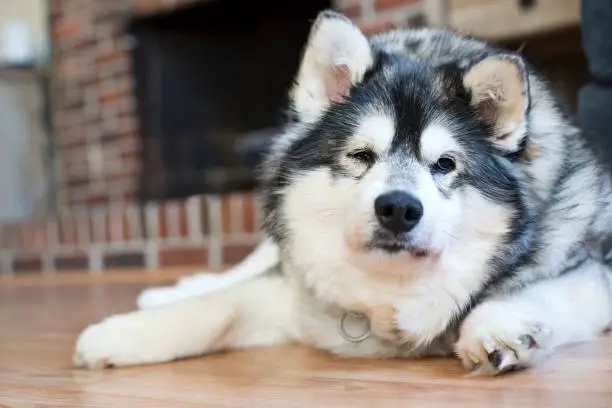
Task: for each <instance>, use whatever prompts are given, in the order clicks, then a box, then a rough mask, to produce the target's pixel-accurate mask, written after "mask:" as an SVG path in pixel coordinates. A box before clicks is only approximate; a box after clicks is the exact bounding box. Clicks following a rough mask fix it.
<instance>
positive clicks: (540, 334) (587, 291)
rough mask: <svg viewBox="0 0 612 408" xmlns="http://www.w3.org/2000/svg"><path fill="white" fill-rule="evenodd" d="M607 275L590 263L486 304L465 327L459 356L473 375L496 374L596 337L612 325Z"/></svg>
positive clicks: (471, 315) (464, 324) (462, 332)
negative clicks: (472, 370) (563, 347)
mask: <svg viewBox="0 0 612 408" xmlns="http://www.w3.org/2000/svg"><path fill="white" fill-rule="evenodd" d="M609 274H610V270H609V269H608V268H607V267H606V266H605V265H602V264H600V263H598V262H595V261H587V263H585V264H582V266H580V267H579V269H576V270H573V271H571V272H568V273H567V274H566V275H563V276H562V277H559V278H556V279H551V280H547V281H542V282H539V283H537V284H535V285H533V286H531V287H528V288H526V289H523V290H521V291H519V292H517V293H515V294H512V295H509V296H506V297H500V298H495V299H490V300H487V301H485V302H483V303H482V304H480V305H479V306H477V307H476V308H475V309H474V310H473V311H472V312H471V313H470V314H469V315H468V316H467V318H466V319H465V321H464V322H463V324H462V326H461V330H460V337H459V341H458V342H457V344H456V352H457V354H458V356H459V357H460V359H461V361H462V362H463V364H464V366H465V367H466V368H468V369H474V370H475V371H474V372H475V373H479V374H497V373H500V372H504V371H507V370H511V369H517V368H524V367H527V366H529V365H532V364H533V363H535V362H536V361H537V360H538V359H539V358H540V357H543V356H545V355H547V354H549V353H550V352H551V351H552V350H553V348H555V347H557V346H562V345H566V344H570V343H576V342H581V341H586V340H589V339H592V338H595V337H596V336H598V335H600V334H601V333H602V332H603V331H605V330H606V329H607V328H609V327H610V324H611V322H612V296H611V287H610V275H609Z"/></svg>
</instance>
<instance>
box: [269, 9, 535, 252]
mask: <svg viewBox="0 0 612 408" xmlns="http://www.w3.org/2000/svg"><path fill="white" fill-rule="evenodd" d="M440 35H441V34H440ZM444 35H448V36H452V35H453V34H451V33H446V34H444ZM417 37H418V36H417ZM452 38H454V37H451V39H452ZM383 42H384V41H383ZM468 44H469V43H468ZM474 44H477V46H474V45H472V52H471V54H470V53H468V54H467V55H468V57H469V58H466V54H465V50H457V51H456V55H455V56H454V57H453V55H445V56H444V58H441V57H438V58H419V57H418V56H417V55H411V54H410V52H409V51H410V50H408V49H404V48H402V50H400V51H401V52H395V51H394V49H393V47H386V48H385V47H384V46H381V45H380V44H377V43H376V41H369V40H368V39H366V37H365V36H364V35H363V34H362V33H361V32H360V30H359V29H358V28H357V27H356V26H355V25H354V24H353V23H352V22H350V21H349V20H348V19H346V18H345V17H343V16H342V15H339V14H337V13H334V12H324V13H322V14H321V15H320V16H319V17H318V18H317V20H316V21H315V23H314V25H313V28H312V32H311V35H310V38H309V41H308V44H307V46H306V49H305V52H304V55H303V59H302V64H301V67H300V69H299V72H298V75H297V78H296V81H295V86H294V88H293V90H292V92H291V97H292V102H293V109H294V110H295V113H296V114H297V117H298V118H299V124H298V125H297V126H296V127H295V128H294V129H293V130H292V131H290V132H289V134H288V135H287V136H286V137H285V139H284V140H282V141H280V142H279V144H278V146H277V147H276V150H275V153H274V154H275V155H276V156H275V157H276V159H275V160H276V162H275V163H274V165H273V168H274V170H275V171H274V175H273V176H272V177H270V178H269V181H268V185H267V188H268V190H269V196H268V198H267V209H268V227H269V230H270V231H271V233H272V234H273V235H275V236H276V237H277V238H279V239H280V240H283V239H288V240H292V241H293V242H300V241H304V242H311V243H312V245H315V243H317V242H329V243H331V242H336V241H337V242H342V243H343V245H342V246H341V247H337V246H336V245H334V247H333V248H328V249H329V250H331V251H335V250H338V251H341V252H342V251H346V252H347V254H345V255H347V256H348V255H351V254H361V255H365V256H366V257H370V256H375V259H377V260H380V259H381V256H382V257H383V258H385V257H397V256H402V257H404V256H407V257H410V258H412V259H413V260H415V262H420V261H423V260H425V259H431V257H436V256H440V255H443V254H444V253H445V251H448V250H452V249H453V248H455V249H457V248H460V247H462V244H464V243H465V242H466V241H470V240H472V241H474V240H488V242H501V241H503V240H504V239H505V238H506V237H508V236H510V235H512V233H513V232H516V229H517V228H521V226H520V225H519V224H520V222H517V220H520V218H521V211H523V208H522V207H523V203H522V197H521V189H520V187H519V181H518V179H517V175H516V171H515V170H516V169H515V167H514V166H513V165H512V163H511V161H512V160H513V159H514V156H515V155H520V154H521V152H522V150H523V149H524V140H525V137H526V135H527V130H528V124H527V119H526V118H527V113H528V111H529V109H530V98H529V94H530V93H529V76H528V74H527V72H526V68H525V65H524V63H523V61H522V59H521V58H520V57H518V56H517V55H514V54H510V53H502V52H498V51H494V50H493V49H488V48H487V49H486V50H485V48H484V46H481V45H480V44H481V43H478V42H474ZM407 46H408V45H406V47H407ZM442 49H443V47H442V46H441V45H440V46H439V47H438V50H442ZM424 55H425V54H424ZM330 245H331V244H330ZM463 247H464V246H463Z"/></svg>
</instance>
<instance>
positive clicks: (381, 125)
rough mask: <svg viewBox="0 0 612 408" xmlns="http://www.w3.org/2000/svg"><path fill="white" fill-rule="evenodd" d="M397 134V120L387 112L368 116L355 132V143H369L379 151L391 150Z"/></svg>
mask: <svg viewBox="0 0 612 408" xmlns="http://www.w3.org/2000/svg"><path fill="white" fill-rule="evenodd" d="M394 136H395V121H394V120H393V118H392V117H391V116H390V115H387V114H385V113H373V114H370V115H368V116H366V117H365V118H364V119H363V120H362V121H361V123H360V125H359V127H358V128H357V131H356V132H355V137H354V140H355V143H359V144H367V145H369V146H370V147H371V148H372V149H374V150H375V151H376V152H378V153H384V152H386V151H388V150H389V148H390V146H391V141H392V140H393V137H394Z"/></svg>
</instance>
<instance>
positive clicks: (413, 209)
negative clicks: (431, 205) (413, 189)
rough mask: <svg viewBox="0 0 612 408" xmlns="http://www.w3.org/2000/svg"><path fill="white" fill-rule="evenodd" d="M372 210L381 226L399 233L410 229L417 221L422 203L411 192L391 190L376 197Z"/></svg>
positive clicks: (421, 209) (421, 211) (420, 214)
mask: <svg viewBox="0 0 612 408" xmlns="http://www.w3.org/2000/svg"><path fill="white" fill-rule="evenodd" d="M374 211H375V212H376V217H378V221H379V222H380V224H381V225H382V226H383V227H385V228H386V229H388V230H389V231H391V232H394V233H396V234H399V233H401V232H408V231H410V230H411V229H413V228H414V227H415V226H416V225H417V224H418V223H419V220H420V219H421V217H422V216H423V204H421V202H420V201H419V199H418V198H416V197H415V196H413V195H411V194H408V193H405V192H402V191H392V192H390V193H385V194H382V195H380V196H378V197H377V198H376V200H375V201H374Z"/></svg>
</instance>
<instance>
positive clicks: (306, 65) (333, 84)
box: [290, 11, 372, 122]
mask: <svg viewBox="0 0 612 408" xmlns="http://www.w3.org/2000/svg"><path fill="white" fill-rule="evenodd" d="M371 66H372V50H371V48H370V44H369V42H368V40H367V38H366V37H365V36H364V35H363V33H362V32H361V31H360V30H359V29H358V28H357V27H356V26H355V24H353V23H352V22H351V21H350V20H349V19H348V18H346V17H345V16H343V15H342V14H339V13H336V12H334V11H323V12H321V13H319V15H318V17H317V19H316V20H315V22H314V24H313V26H312V28H311V31H310V36H309V38H308V44H307V45H306V48H305V50H304V54H303V56H302V61H301V66H300V68H299V71H298V74H297V78H296V80H295V85H294V87H293V89H292V91H291V95H290V96H291V99H292V102H293V107H294V109H295V111H296V113H297V114H298V116H299V117H300V120H302V121H305V122H312V121H315V120H317V119H318V118H319V116H320V115H321V114H322V113H323V111H324V110H325V109H326V108H327V107H328V106H329V105H330V103H332V102H339V101H341V100H342V99H343V98H345V97H346V96H347V95H348V93H349V91H350V89H351V87H352V86H353V85H355V84H356V83H358V82H359V81H361V80H362V79H363V76H364V74H365V72H366V70H367V69H368V68H369V67H371Z"/></svg>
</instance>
